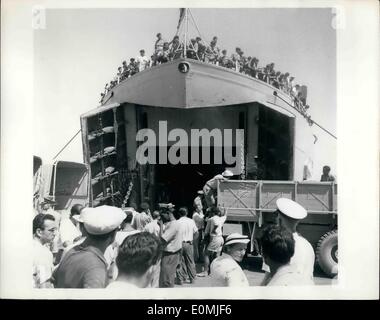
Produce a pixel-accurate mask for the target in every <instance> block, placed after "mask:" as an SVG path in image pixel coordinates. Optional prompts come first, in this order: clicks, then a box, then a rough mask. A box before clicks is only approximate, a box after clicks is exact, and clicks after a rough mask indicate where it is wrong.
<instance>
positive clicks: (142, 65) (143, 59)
mask: <svg viewBox="0 0 380 320" xmlns="http://www.w3.org/2000/svg"><path fill="white" fill-rule="evenodd" d="M136 62H137V66H138V68H139V72H141V71H143V70H145V69H147V68H149V65H150V59H149V58H148V57H147V56H146V55H145V50H143V49H142V50H140V56H138V57H137V58H136Z"/></svg>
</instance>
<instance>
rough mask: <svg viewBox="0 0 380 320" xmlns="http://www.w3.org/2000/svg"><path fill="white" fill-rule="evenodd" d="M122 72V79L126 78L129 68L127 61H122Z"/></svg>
mask: <svg viewBox="0 0 380 320" xmlns="http://www.w3.org/2000/svg"><path fill="white" fill-rule="evenodd" d="M122 67H123V74H122V79H123V80H124V79H127V78H128V77H129V69H128V65H127V61H125V60H124V61H123V65H122Z"/></svg>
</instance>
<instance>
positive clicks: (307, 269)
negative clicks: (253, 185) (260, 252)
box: [262, 198, 315, 285]
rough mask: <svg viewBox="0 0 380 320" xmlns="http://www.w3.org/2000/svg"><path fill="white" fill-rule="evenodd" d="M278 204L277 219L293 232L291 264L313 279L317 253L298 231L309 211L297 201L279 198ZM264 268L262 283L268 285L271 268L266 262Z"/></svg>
mask: <svg viewBox="0 0 380 320" xmlns="http://www.w3.org/2000/svg"><path fill="white" fill-rule="evenodd" d="M276 205H277V211H276V214H277V221H278V224H279V225H280V226H282V227H284V228H285V229H286V230H288V231H289V232H291V233H292V234H293V238H294V242H295V247H294V255H293V256H292V258H291V260H290V265H291V266H292V267H293V268H295V269H296V270H297V272H299V273H301V274H302V275H303V276H304V277H305V278H306V279H308V280H310V281H313V273H314V262H315V254H314V250H313V247H312V246H311V244H310V243H309V242H308V241H307V240H306V239H305V238H304V237H302V236H301V235H300V234H299V233H298V232H297V225H298V223H299V222H300V220H302V219H304V218H306V216H307V211H306V210H305V208H304V207H302V206H301V205H299V204H298V203H297V202H295V201H293V200H290V199H287V198H279V199H277V201H276ZM263 270H265V271H266V272H267V273H266V276H265V278H264V280H263V282H262V285H266V284H267V283H268V281H270V273H269V272H270V269H269V267H268V266H267V265H266V264H265V263H264V265H263Z"/></svg>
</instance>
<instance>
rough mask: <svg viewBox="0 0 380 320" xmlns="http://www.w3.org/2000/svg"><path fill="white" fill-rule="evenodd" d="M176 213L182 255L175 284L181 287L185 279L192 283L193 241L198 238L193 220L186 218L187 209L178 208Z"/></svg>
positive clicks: (193, 276) (193, 264)
mask: <svg viewBox="0 0 380 320" xmlns="http://www.w3.org/2000/svg"><path fill="white" fill-rule="evenodd" d="M178 213H179V216H180V218H179V220H178V224H179V227H180V234H181V237H182V253H181V267H180V268H179V269H177V284H179V285H181V284H182V282H184V281H185V280H186V278H187V277H188V278H189V280H190V283H193V282H194V279H195V277H196V271H195V263H194V247H193V241H194V236H198V228H197V226H196V225H195V222H194V220H193V219H190V218H188V217H187V214H188V211H187V208H185V207H182V208H179V210H178Z"/></svg>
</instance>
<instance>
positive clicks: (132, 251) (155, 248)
mask: <svg viewBox="0 0 380 320" xmlns="http://www.w3.org/2000/svg"><path fill="white" fill-rule="evenodd" d="M161 252H162V245H161V242H160V240H159V238H158V237H156V236H155V235H153V234H150V233H149V232H139V233H136V234H133V235H130V236H128V237H127V238H126V239H125V240H124V242H123V243H122V245H121V246H120V247H119V253H118V255H117V258H116V265H117V267H118V270H119V275H118V277H117V279H116V281H114V282H112V283H110V284H109V285H108V287H107V289H114V290H115V289H128V290H135V289H136V288H146V287H150V286H151V283H152V281H154V276H155V274H156V272H155V269H156V268H158V267H159V265H160V259H161ZM130 292H133V291H130Z"/></svg>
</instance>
